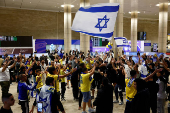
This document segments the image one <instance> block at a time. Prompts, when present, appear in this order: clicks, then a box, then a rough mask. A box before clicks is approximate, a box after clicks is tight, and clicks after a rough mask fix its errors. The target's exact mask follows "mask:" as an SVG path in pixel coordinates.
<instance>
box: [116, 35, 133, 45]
mask: <svg viewBox="0 0 170 113" xmlns="http://www.w3.org/2000/svg"><path fill="white" fill-rule="evenodd" d="M114 39H115V42H116V45H117V47H130V45H129V43H128V40H127V38H125V37H114Z"/></svg>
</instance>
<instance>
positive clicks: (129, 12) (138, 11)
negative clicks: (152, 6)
mask: <svg viewBox="0 0 170 113" xmlns="http://www.w3.org/2000/svg"><path fill="white" fill-rule="evenodd" d="M137 13H140V12H139V11H138V12H137ZM129 14H131V12H129Z"/></svg>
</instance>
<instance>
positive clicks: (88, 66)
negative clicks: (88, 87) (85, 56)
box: [86, 62, 91, 70]
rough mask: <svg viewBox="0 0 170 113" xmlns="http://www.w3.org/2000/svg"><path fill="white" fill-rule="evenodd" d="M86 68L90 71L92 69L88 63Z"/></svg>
mask: <svg viewBox="0 0 170 113" xmlns="http://www.w3.org/2000/svg"><path fill="white" fill-rule="evenodd" d="M86 68H87V69H88V70H89V69H91V68H90V64H89V63H87V62H86Z"/></svg>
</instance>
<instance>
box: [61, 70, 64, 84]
mask: <svg viewBox="0 0 170 113" xmlns="http://www.w3.org/2000/svg"><path fill="white" fill-rule="evenodd" d="M60 75H64V70H63V69H60ZM61 82H65V77H64V78H61Z"/></svg>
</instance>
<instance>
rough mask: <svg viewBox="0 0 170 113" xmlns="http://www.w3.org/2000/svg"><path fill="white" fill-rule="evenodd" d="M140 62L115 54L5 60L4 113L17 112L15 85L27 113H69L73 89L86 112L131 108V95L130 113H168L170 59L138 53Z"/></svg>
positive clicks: (0, 66) (0, 64)
mask: <svg viewBox="0 0 170 113" xmlns="http://www.w3.org/2000/svg"><path fill="white" fill-rule="evenodd" d="M137 59H138V62H134V60H133V56H126V55H122V56H119V57H118V58H114V53H113V51H110V52H107V53H103V52H101V53H100V54H99V53H97V52H96V53H95V55H92V53H90V52H88V54H87V55H85V54H84V52H79V51H72V52H70V53H69V54H66V55H64V53H62V52H61V53H60V54H56V53H49V54H48V55H47V56H44V55H43V54H42V56H40V57H37V56H36V55H34V56H33V55H31V56H29V58H26V57H25V55H22V54H21V53H20V54H19V55H18V56H15V55H13V57H9V56H8V55H7V54H5V55H3V56H2V55H0V85H1V88H2V102H3V104H4V105H3V106H2V107H1V109H0V113H13V111H12V109H11V106H12V105H14V103H15V99H14V97H13V95H12V94H11V93H8V91H9V88H10V85H12V82H14V81H16V82H17V83H18V84H17V90H16V91H17V92H18V100H19V105H20V106H21V110H22V113H33V112H38V113H59V112H60V111H61V112H62V113H65V110H64V107H63V105H62V101H66V98H65V92H66V89H67V88H68V89H69V88H72V93H73V98H74V100H75V101H78V110H80V112H82V113H87V112H89V113H93V112H96V113H113V104H119V105H120V106H121V105H123V104H125V103H124V100H125V99H123V95H126V107H125V110H124V113H150V111H152V113H157V112H158V113H164V112H165V110H164V109H165V105H166V101H168V100H169V99H170V98H169V96H168V95H169V92H170V88H169V86H170V85H169V84H168V80H169V78H168V77H169V71H170V59H169V58H167V57H164V56H163V54H162V55H160V56H159V57H154V56H147V55H146V54H145V53H144V54H143V55H141V56H140V54H138V55H137ZM154 60H155V62H153V61H154ZM95 91H97V95H94V94H95ZM113 93H114V94H115V97H116V98H115V99H113V95H114V94H113ZM30 96H31V97H32V98H33V97H34V98H35V101H34V103H33V105H32V108H29V100H30ZM70 96H71V95H70ZM119 98H120V100H119ZM92 99H94V101H93V102H92ZM113 100H114V101H113ZM86 106H88V111H87V110H86ZM169 106H170V104H168V111H169V112H170V110H169V109H170V107H169ZM35 107H36V109H35ZM115 109H116V108H115Z"/></svg>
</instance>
